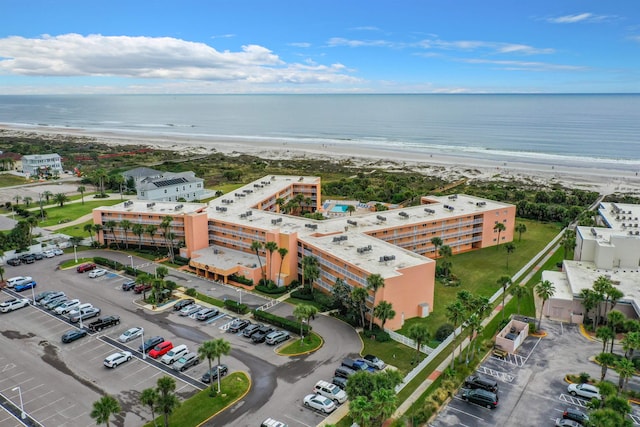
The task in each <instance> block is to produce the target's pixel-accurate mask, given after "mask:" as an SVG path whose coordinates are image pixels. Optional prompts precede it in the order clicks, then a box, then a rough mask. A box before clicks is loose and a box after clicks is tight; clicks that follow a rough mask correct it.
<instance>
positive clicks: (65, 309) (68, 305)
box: [55, 299, 80, 314]
mask: <svg viewBox="0 0 640 427" xmlns="http://www.w3.org/2000/svg"><path fill="white" fill-rule="evenodd" d="M79 305H80V300H79V299H72V300H69V301H65V302H64V303H63V304H62V305H59V306H57V307H56V308H55V312H56V313H58V314H67V313H69V312H70V311H71V310H73V309H75V308H76V307H78V306H79Z"/></svg>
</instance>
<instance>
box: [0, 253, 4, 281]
mask: <svg viewBox="0 0 640 427" xmlns="http://www.w3.org/2000/svg"><path fill="white" fill-rule="evenodd" d="M2 256H4V253H3V254H2ZM2 256H0V258H1V257H2ZM4 273H5V270H4V267H2V266H0V282H1V283H4Z"/></svg>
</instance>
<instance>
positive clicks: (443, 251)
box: [438, 245, 452, 277]
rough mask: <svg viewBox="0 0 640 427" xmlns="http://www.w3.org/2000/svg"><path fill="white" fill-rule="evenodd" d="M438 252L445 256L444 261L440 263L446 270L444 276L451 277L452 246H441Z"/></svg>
mask: <svg viewBox="0 0 640 427" xmlns="http://www.w3.org/2000/svg"><path fill="white" fill-rule="evenodd" d="M438 253H439V254H440V257H442V258H443V259H442V263H441V264H440V265H441V266H442V268H443V270H444V272H443V273H442V274H443V275H444V277H449V271H450V269H451V262H450V261H449V257H450V256H451V254H452V251H451V246H449V245H442V246H440V249H439V250H438Z"/></svg>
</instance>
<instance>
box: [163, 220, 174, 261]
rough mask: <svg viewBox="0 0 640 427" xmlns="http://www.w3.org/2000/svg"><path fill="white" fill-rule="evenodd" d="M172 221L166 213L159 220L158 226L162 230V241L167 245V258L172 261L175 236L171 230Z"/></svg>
mask: <svg viewBox="0 0 640 427" xmlns="http://www.w3.org/2000/svg"><path fill="white" fill-rule="evenodd" d="M172 222H173V218H172V217H170V216H168V215H167V216H165V217H164V218H162V221H161V222H160V228H162V229H163V230H164V233H163V235H164V241H165V243H166V245H167V248H168V249H169V259H170V260H171V262H173V239H174V237H175V236H174V234H173V233H172V232H171V223H172Z"/></svg>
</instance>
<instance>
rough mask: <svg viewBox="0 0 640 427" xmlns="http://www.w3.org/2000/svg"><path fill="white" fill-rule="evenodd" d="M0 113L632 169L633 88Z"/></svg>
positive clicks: (208, 99) (27, 107) (74, 100)
mask: <svg viewBox="0 0 640 427" xmlns="http://www.w3.org/2000/svg"><path fill="white" fill-rule="evenodd" d="M0 123H2V124H7V125H11V126H21V127H24V128H26V129H28V128H30V127H36V126H37V127H42V126H51V127H67V128H82V129H87V130H93V131H100V132H102V131H108V132H116V133H117V132H123V133H128V134H146V135H153V134H161V135H165V136H166V135H172V134H175V135H181V136H186V135H194V136H196V135H197V136H198V137H208V138H211V139H213V140H216V139H221V140H227V141H228V140H232V139H233V138H240V139H242V140H243V141H247V140H248V141H265V140H269V141H277V142H283V143H286V142H295V143H298V144H316V145H319V146H320V145H322V146H325V145H332V144H333V145H338V144H339V145H342V146H344V145H360V146H370V147H375V148H378V149H382V150H393V151H401V150H406V151H407V152H423V153H434V154H435V153H446V154H452V155H461V156H468V157H482V158H491V159H494V160H500V161H502V160H504V161H511V160H515V161H517V160H526V161H534V162H535V161H536V159H538V160H539V161H540V162H545V163H550V162H551V163H555V162H558V163H565V162H566V163H571V164H580V163H584V164H592V163H598V164H600V165H602V164H606V165H609V166H610V167H612V168H616V169H628V170H638V169H640V95H634V94H630V95H626V94H611V95H601V94H595V95H591V94H584V95H573V94H567V95H562V94H557V95H556V94H554V95H542V94H526V95H346V94H345V95H74V96H65V95H58V96H39V95H30V96H14V95H4V96H0Z"/></svg>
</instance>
